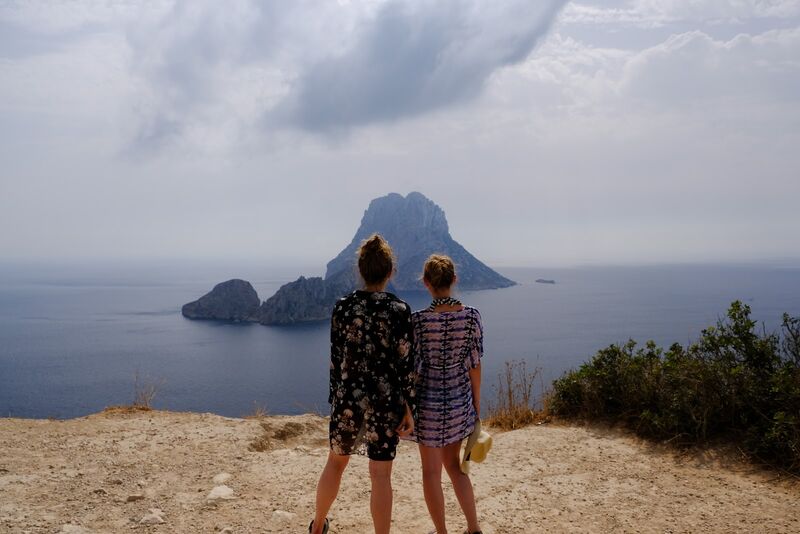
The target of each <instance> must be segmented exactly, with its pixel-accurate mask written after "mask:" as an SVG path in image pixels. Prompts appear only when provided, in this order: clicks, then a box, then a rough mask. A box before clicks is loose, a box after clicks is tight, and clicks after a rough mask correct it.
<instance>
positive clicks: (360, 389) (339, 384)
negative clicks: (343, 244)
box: [308, 234, 415, 534]
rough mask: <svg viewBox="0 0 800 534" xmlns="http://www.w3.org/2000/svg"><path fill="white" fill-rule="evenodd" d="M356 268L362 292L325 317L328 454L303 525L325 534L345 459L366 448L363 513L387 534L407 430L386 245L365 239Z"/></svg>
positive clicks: (406, 377) (400, 335)
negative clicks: (367, 491)
mask: <svg viewBox="0 0 800 534" xmlns="http://www.w3.org/2000/svg"><path fill="white" fill-rule="evenodd" d="M358 269H359V272H360V274H361V277H362V278H363V279H364V285H365V288H364V290H357V291H354V292H353V293H351V294H349V295H347V296H345V297H343V298H341V299H340V300H339V301H338V302H337V303H336V305H335V307H334V309H333V316H332V317H331V367H330V392H329V396H328V402H330V404H331V422H330V429H329V437H330V445H331V450H330V453H329V454H328V462H327V464H326V466H325V469H324V470H323V472H322V475H321V477H320V479H319V483H318V485H317V499H316V513H315V516H314V520H313V521H312V522H311V524H310V525H309V527H308V531H309V532H311V533H313V534H321V533H325V532H327V531H328V519H327V518H326V515H327V513H328V510H329V509H330V507H331V505H332V504H333V501H334V500H335V499H336V495H337V493H338V491H339V483H340V481H341V478H342V473H343V472H344V469H345V467H347V463H348V460H349V459H350V455H351V454H353V453H355V452H361V450H362V449H366V454H367V456H368V457H369V460H370V461H369V473H370V479H371V481H372V493H371V497H370V511H371V512H372V520H373V524H374V527H375V532H376V534H385V533H388V532H389V528H390V524H391V519H392V486H391V470H392V460H394V457H395V453H396V450H397V443H398V439H399V437H404V436H408V435H410V433H411V432H412V430H413V428H414V420H413V417H412V413H413V411H414V408H415V406H414V354H413V352H412V344H413V326H412V323H411V308H410V307H409V306H408V304H406V303H405V302H403V301H402V300H400V299H399V298H397V297H396V296H394V295H393V294H391V293H387V292H386V291H385V288H386V284H387V283H388V282H389V279H390V278H391V275H392V273H393V271H394V259H393V255H392V249H391V248H390V247H389V244H388V243H387V242H386V241H385V240H384V239H383V238H382V237H381V236H380V235H377V234H375V235H373V236H372V237H370V238H369V239H367V240H366V241H364V243H362V245H361V248H360V249H359V254H358Z"/></svg>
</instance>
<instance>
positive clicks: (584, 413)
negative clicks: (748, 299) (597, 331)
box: [550, 301, 800, 472]
mask: <svg viewBox="0 0 800 534" xmlns="http://www.w3.org/2000/svg"><path fill="white" fill-rule="evenodd" d="M550 409H551V412H552V413H553V414H554V415H558V416H560V417H563V418H583V419H593V420H598V419H601V420H606V421H611V422H615V423H621V424H624V425H625V426H627V427H629V428H632V429H633V430H635V431H636V432H637V433H638V434H639V435H641V436H644V437H650V438H654V439H667V440H671V441H673V442H676V443H682V444H687V445H688V444H697V443H703V442H707V441H709V440H717V439H727V440H733V441H735V442H736V443H737V444H739V446H740V447H741V449H742V450H743V451H744V452H746V453H748V454H750V455H752V456H753V457H754V458H757V459H759V460H761V461H764V462H768V463H770V464H773V465H776V466H780V467H783V468H786V469H788V470H790V471H793V472H800V319H798V318H792V317H789V316H788V315H784V317H783V325H782V328H781V331H780V332H778V333H767V332H762V333H758V332H757V330H756V322H755V321H753V320H752V319H751V318H750V308H749V307H748V306H746V305H744V304H742V303H741V302H738V301H737V302H734V303H733V304H731V307H730V309H729V310H728V314H727V318H726V319H724V320H720V321H719V322H718V324H717V325H716V326H714V327H710V328H707V329H705V330H703V331H702V333H701V335H700V338H699V339H698V340H697V341H696V342H694V343H692V344H691V345H689V346H688V347H686V348H684V347H683V346H681V345H680V344H677V343H676V344H674V345H672V346H671V347H670V348H669V349H668V350H666V351H664V350H662V349H660V348H658V347H656V345H655V343H653V342H652V341H650V342H648V343H647V344H646V345H645V346H644V347H639V348H637V344H636V342H634V341H632V340H631V341H628V342H627V343H625V344H624V345H611V346H609V347H607V348H605V349H602V350H600V351H599V352H598V353H597V354H596V355H595V356H594V358H592V360H591V361H589V362H588V363H586V364H584V365H582V366H581V367H580V368H579V369H577V370H574V371H570V372H568V373H566V374H565V375H564V376H563V377H561V378H559V379H558V380H556V381H555V382H554V383H553V394H552V399H551V405H550Z"/></svg>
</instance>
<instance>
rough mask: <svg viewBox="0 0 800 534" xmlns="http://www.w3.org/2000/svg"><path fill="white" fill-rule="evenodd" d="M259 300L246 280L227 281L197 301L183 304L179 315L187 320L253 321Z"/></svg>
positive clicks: (256, 317) (256, 313)
mask: <svg viewBox="0 0 800 534" xmlns="http://www.w3.org/2000/svg"><path fill="white" fill-rule="evenodd" d="M260 304H261V300H260V299H259V298H258V293H256V290H255V289H254V288H253V286H252V285H251V284H250V282H247V281H246V280H238V279H233V280H228V281H227V282H222V283H220V284H217V285H215V286H214V289H212V290H211V291H210V292H208V293H206V294H205V295H203V296H202V297H200V298H199V299H197V300H195V301H194V302H190V303H188V304H184V305H183V308H181V313H182V314H183V316H184V317H188V318H189V319H216V320H218V321H255V320H257V319H258V311H259V305H260Z"/></svg>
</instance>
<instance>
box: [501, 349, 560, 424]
mask: <svg viewBox="0 0 800 534" xmlns="http://www.w3.org/2000/svg"><path fill="white" fill-rule="evenodd" d="M539 371H540V369H539V368H536V369H534V370H533V371H528V368H527V366H526V364H525V362H524V361H511V362H506V369H505V373H504V374H501V375H499V376H498V381H497V388H496V400H495V402H490V403H489V406H488V415H489V417H488V418H487V419H486V422H487V423H488V424H489V425H490V426H493V427H497V428H501V429H503V430H514V429H515V428H522V427H523V426H527V425H530V424H533V423H538V422H541V421H544V420H546V419H547V406H546V404H547V399H543V403H544V404H545V406H544V407H543V409H541V410H537V409H536V406H535V399H534V396H533V387H534V383H535V382H536V377H537V376H539Z"/></svg>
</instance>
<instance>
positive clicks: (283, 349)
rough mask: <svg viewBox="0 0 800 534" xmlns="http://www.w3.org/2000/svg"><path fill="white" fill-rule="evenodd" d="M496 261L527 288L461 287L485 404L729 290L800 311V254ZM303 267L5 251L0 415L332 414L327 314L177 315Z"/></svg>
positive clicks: (417, 298) (774, 320)
mask: <svg viewBox="0 0 800 534" xmlns="http://www.w3.org/2000/svg"><path fill="white" fill-rule="evenodd" d="M497 270H498V271H499V272H500V273H501V274H503V275H505V276H507V277H509V278H511V279H513V280H515V281H517V282H518V285H516V286H514V287H510V288H506V289H497V290H487V291H463V292H460V293H459V295H458V296H459V297H460V298H461V300H462V301H463V302H464V303H465V304H469V305H471V306H475V307H477V308H478V309H479V310H480V311H481V314H482V316H483V321H484V329H485V356H484V359H483V398H484V399H485V400H484V403H483V404H484V406H485V405H486V404H487V403H490V402H491V399H492V398H493V396H494V395H496V394H497V388H498V386H497V385H498V381H499V380H500V377H501V375H502V374H503V373H504V369H505V366H506V364H507V362H525V365H526V368H527V369H528V370H529V371H533V370H538V377H537V379H536V383H535V388H536V390H535V395H540V394H541V391H542V390H543V389H545V388H547V387H548V385H549V384H550V382H551V381H552V380H553V379H554V378H557V377H559V376H561V375H562V374H563V373H564V372H565V371H567V370H569V369H573V368H576V367H578V366H580V365H581V364H582V363H584V362H586V361H587V360H589V359H591V357H592V356H593V355H594V354H595V353H596V352H597V350H598V349H601V348H604V347H606V346H608V345H610V344H613V343H623V342H625V341H627V340H628V339H634V340H637V341H638V342H640V343H644V342H645V341H647V340H653V341H655V342H656V343H657V344H659V345H662V346H665V347H667V346H669V345H671V344H672V343H676V342H677V343H681V344H687V343H689V342H691V341H693V340H696V339H697V338H698V336H699V335H700V333H701V331H702V330H703V329H704V328H706V327H708V326H712V325H714V324H716V322H717V321H718V320H720V319H722V318H724V315H725V312H726V310H727V309H728V307H729V305H730V304H731V302H732V301H734V300H741V301H743V302H744V303H745V304H747V305H748V306H750V307H751V309H752V316H753V318H754V319H756V320H758V321H759V323H760V324H759V328H762V329H764V330H766V331H775V330H776V329H779V328H780V323H781V317H782V315H783V314H784V313H789V314H790V315H793V316H800V266H798V265H796V264H795V265H792V264H774V265H766V264H747V265H710V264H709V265H659V266H635V267H634V266H586V267H574V268H536V267H524V268H523V267H520V268H498V269H497ZM301 274H302V275H306V276H314V275H320V274H321V273H320V272H318V271H317V272H315V270H314V268H309V267H303V266H285V265H283V266H270V265H269V264H268V263H267V262H254V261H253V262H227V263H226V262H211V261H208V262H204V261H191V262H189V261H170V262H166V261H159V262H156V261H153V262H143V261H137V262H121V261H118V262H105V263H104V262H93V263H92V264H85V265H84V264H79V263H75V262H73V263H62V264H59V263H53V262H50V263H38V264H22V263H0V417H30V418H72V417H79V416H84V415H87V414H91V413H94V412H97V411H100V410H102V409H104V408H105V407H108V406H114V405H125V404H130V403H131V402H133V400H134V395H135V390H136V388H137V387H138V388H140V389H143V388H147V387H149V386H153V387H154V390H155V396H154V397H153V401H152V404H153V406H154V407H155V408H159V409H168V410H179V411H184V410H189V411H196V412H212V413H216V414H220V415H224V416H231V417H241V416H246V415H249V414H253V413H255V412H256V411H261V410H264V411H266V412H267V413H270V414H298V413H307V412H316V413H322V414H324V413H327V411H328V409H329V408H328V405H327V404H326V400H327V387H328V386H327V381H328V357H329V354H328V353H329V328H330V326H329V323H328V322H327V321H323V322H318V323H311V324H301V325H296V326H262V325H258V324H230V323H221V322H213V321H192V320H188V319H185V318H184V317H183V316H182V315H181V313H180V308H181V305H183V304H184V303H186V302H189V301H192V300H195V299H197V298H198V297H200V296H201V295H203V294H205V293H206V292H208V291H209V290H210V289H211V288H212V287H213V286H214V285H215V284H216V283H218V282H221V281H224V280H227V279H230V278H244V279H246V280H249V281H251V282H252V283H253V285H254V287H255V288H256V290H257V291H258V293H259V296H260V297H261V299H262V300H265V299H266V298H268V297H269V296H271V295H272V294H273V293H274V292H275V291H276V290H277V289H278V288H279V287H280V286H281V285H282V284H284V283H286V282H289V281H291V280H294V279H296V278H297V277H298V276H299V275H301ZM537 279H550V280H554V281H555V284H543V283H537V282H536V280H537ZM400 296H401V297H402V298H404V299H406V300H407V301H408V302H409V303H410V304H411V305H412V307H413V308H414V309H419V308H422V307H425V306H427V304H428V303H429V297H428V296H427V295H426V294H424V293H404V294H401V295H400Z"/></svg>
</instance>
